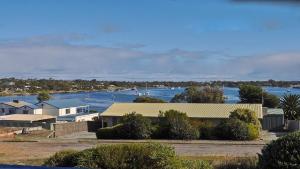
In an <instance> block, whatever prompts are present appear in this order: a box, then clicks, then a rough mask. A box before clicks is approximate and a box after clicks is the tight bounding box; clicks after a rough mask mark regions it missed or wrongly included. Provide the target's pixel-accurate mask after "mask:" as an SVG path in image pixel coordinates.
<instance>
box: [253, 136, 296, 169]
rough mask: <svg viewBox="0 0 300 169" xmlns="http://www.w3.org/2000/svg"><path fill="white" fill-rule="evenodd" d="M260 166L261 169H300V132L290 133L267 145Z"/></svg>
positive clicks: (261, 155) (260, 157)
mask: <svg viewBox="0 0 300 169" xmlns="http://www.w3.org/2000/svg"><path fill="white" fill-rule="evenodd" d="M258 164H259V167H260V168H261V169H299V166H300V132H295V133H290V134H288V135H286V136H283V137H281V138H279V139H277V140H274V141H272V142H271V143H270V144H268V145H266V146H265V147H264V148H263V149H262V153H261V154H260V155H259V163H258Z"/></svg>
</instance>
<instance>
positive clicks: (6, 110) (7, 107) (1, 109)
mask: <svg viewBox="0 0 300 169" xmlns="http://www.w3.org/2000/svg"><path fill="white" fill-rule="evenodd" d="M29 105H32V104H31V103H28V102H24V101H20V100H13V101H11V102H4V103H0V115H8V114H23V110H22V109H20V108H21V107H24V106H29Z"/></svg>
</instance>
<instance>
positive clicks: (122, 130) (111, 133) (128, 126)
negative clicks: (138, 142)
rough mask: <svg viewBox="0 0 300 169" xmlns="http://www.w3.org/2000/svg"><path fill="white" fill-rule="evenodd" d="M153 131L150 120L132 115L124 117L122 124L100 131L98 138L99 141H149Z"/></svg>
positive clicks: (97, 134)
mask: <svg viewBox="0 0 300 169" xmlns="http://www.w3.org/2000/svg"><path fill="white" fill-rule="evenodd" d="M152 130H153V127H152V125H151V120H150V119H148V118H145V117H143V116H142V115H140V114H136V113H130V114H126V115H124V116H123V117H122V119H121V123H120V124H118V125H115V126H113V127H106V128H101V129H99V130H98V131H97V132H96V136H97V138H98V139H147V138H150V136H151V134H152Z"/></svg>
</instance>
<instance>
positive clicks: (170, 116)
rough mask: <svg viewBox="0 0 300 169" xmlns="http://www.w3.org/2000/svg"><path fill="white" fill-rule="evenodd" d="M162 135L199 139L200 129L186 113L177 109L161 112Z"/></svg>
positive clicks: (174, 137)
mask: <svg viewBox="0 0 300 169" xmlns="http://www.w3.org/2000/svg"><path fill="white" fill-rule="evenodd" d="M159 127H160V129H159V131H160V132H161V134H160V137H161V138H166V139H187V140H190V139H198V138H199V131H198V130H197V129H195V128H193V126H192V125H191V123H190V121H189V117H188V116H187V115H186V113H182V112H179V111H176V110H168V111H166V112H160V116H159Z"/></svg>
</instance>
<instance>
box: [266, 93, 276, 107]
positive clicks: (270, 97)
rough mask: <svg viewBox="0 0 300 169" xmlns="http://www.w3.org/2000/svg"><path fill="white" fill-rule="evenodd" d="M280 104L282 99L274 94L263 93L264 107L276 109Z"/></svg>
mask: <svg viewBox="0 0 300 169" xmlns="http://www.w3.org/2000/svg"><path fill="white" fill-rule="evenodd" d="M279 104H280V99H279V98H278V97H277V96H276V95H274V94H270V93H266V92H264V93H263V106H264V107H268V108H276V107H278V106H279Z"/></svg>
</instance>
